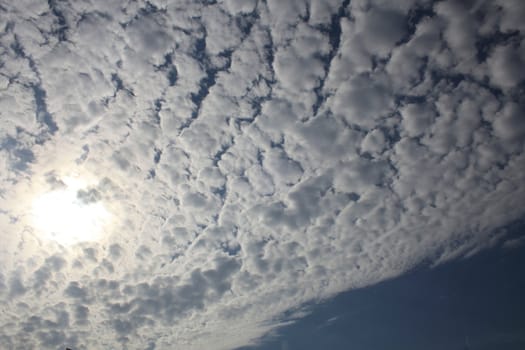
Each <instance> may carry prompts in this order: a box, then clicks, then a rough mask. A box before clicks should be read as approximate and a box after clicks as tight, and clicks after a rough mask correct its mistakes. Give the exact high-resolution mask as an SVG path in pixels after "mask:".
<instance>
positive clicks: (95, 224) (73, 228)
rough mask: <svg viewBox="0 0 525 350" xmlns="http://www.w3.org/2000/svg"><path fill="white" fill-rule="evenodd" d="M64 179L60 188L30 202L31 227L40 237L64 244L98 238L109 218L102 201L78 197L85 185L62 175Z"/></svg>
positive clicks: (100, 236)
mask: <svg viewBox="0 0 525 350" xmlns="http://www.w3.org/2000/svg"><path fill="white" fill-rule="evenodd" d="M63 182H64V186H63V187H61V188H59V189H56V190H53V191H51V192H47V193H43V194H41V195H40V196H38V197H37V198H36V199H35V200H34V201H33V207H32V219H33V225H34V228H35V229H36V230H37V231H38V233H39V235H41V236H42V237H43V238H45V239H49V240H53V241H56V242H57V243H59V244H61V245H64V246H68V245H73V244H76V243H80V242H87V241H98V240H100V239H101V238H102V235H103V233H104V228H105V227H106V226H107V225H108V223H109V221H110V214H109V212H108V211H107V210H106V209H105V208H104V205H103V204H102V203H101V201H99V200H85V199H83V198H81V196H80V195H79V194H80V193H82V191H86V189H87V188H88V186H87V184H85V183H84V182H82V181H81V180H79V179H76V178H65V179H63ZM84 193H85V192H84Z"/></svg>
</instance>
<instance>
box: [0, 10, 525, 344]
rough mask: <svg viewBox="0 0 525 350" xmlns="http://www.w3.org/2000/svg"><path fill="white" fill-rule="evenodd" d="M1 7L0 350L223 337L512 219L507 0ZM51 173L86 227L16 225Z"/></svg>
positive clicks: (516, 214) (519, 46)
mask: <svg viewBox="0 0 525 350" xmlns="http://www.w3.org/2000/svg"><path fill="white" fill-rule="evenodd" d="M471 5H472V6H471ZM4 7H5V11H2V12H0V16H1V18H2V22H3V23H7V25H6V27H5V31H4V34H2V35H1V36H0V60H1V61H2V62H1V63H2V64H1V65H0V90H1V93H0V96H1V97H0V117H1V118H0V120H1V121H0V162H1V165H2V168H3V169H5V171H4V172H2V174H1V175H0V237H1V239H2V245H1V247H0V266H2V268H1V269H0V301H1V302H2V305H3V312H2V315H1V316H0V326H1V327H0V329H1V330H0V342H1V343H2V344H3V345H4V346H5V347H6V348H7V349H20V348H24V349H26V348H39V349H57V348H64V347H65V346H69V347H71V348H75V349H91V348H112V347H115V348H121V347H127V348H140V349H144V348H148V349H171V348H173V346H177V347H180V348H184V349H209V348H214V349H232V348H235V347H239V346H243V345H246V344H250V343H253V342H255V341H256V340H257V339H258V338H259V337H260V336H262V335H263V334H264V333H265V332H267V331H270V330H271V329H273V328H275V327H278V326H279V325H281V324H282V322H284V321H282V320H281V319H280V318H281V317H282V315H283V313H284V312H285V311H288V310H292V309H296V308H298V307H300V306H301V305H303V304H304V303H305V302H309V301H312V300H319V299H324V298H327V297H330V296H332V295H334V294H335V293H338V292H341V291H343V290H347V289H350V288H356V287H361V286H365V285H369V284H372V283H375V282H378V281H381V280H384V279H386V278H390V277H393V276H396V275H398V274H400V273H403V272H404V271H406V270H407V269H409V268H411V267H414V266H415V265H417V264H419V263H421V262H423V261H427V262H431V263H435V264H438V263H441V262H443V261H447V260H448V259H452V258H454V257H458V256H465V255H466V256H469V255H471V254H474V253H475V252H477V251H479V250H480V249H483V248H484V247H487V246H490V245H493V244H496V243H497V242H499V241H500V240H502V239H503V236H504V231H501V230H499V229H500V228H502V227H505V226H507V225H509V224H511V223H512V222H514V221H515V220H518V219H520V218H523V214H524V210H523V208H525V203H524V198H525V193H524V191H525V187H524V185H525V178H524V175H523V171H522V169H523V167H524V165H525V158H524V157H525V153H524V147H525V144H524V143H523V136H524V130H525V128H524V125H525V124H524V122H523V121H524V118H523V115H524V108H523V105H524V101H523V98H522V97H521V95H520V92H521V90H522V87H523V78H524V76H523V73H522V69H520V67H521V66H522V65H523V64H522V63H523V57H524V55H523V52H524V50H523V47H524V45H523V40H522V35H523V33H522V32H516V31H521V30H522V24H521V23H522V21H521V22H520V21H519V19H520V18H521V17H519V13H522V12H523V8H524V6H522V5H521V3H520V2H519V1H508V2H501V8H500V9H499V10H498V9H496V7H495V5H493V4H490V3H488V2H475V3H472V4H471V3H468V4H460V5H458V4H457V3H456V2H454V1H440V2H436V3H432V2H430V1H411V0H410V1H408V0H407V1H403V2H395V3H393V2H389V1H382V0H381V1H351V2H350V4H349V5H346V2H343V1H338V0H334V1H312V2H304V1H288V2H286V1H285V2H283V1H268V2H256V1H242V2H239V1H224V2H217V3H213V4H204V3H197V2H192V1H186V2H184V1H177V2H167V1H149V2H141V1H136V2H131V3H126V2H122V3H120V2H107V1H92V2H73V1H71V2H68V1H62V2H49V4H46V3H42V4H41V3H36V2H24V3H22V2H13V3H12V4H6V5H5V6H4ZM498 31H500V32H498ZM476 43H477V45H476ZM68 176H78V177H82V178H84V179H85V180H86V181H88V182H89V186H88V187H87V188H86V189H84V192H79V193H78V194H77V196H80V197H79V198H80V200H86V199H85V198H86V193H88V192H89V193H96V194H97V195H96V196H90V200H92V201H102V202H103V203H104V205H105V208H106V209H107V210H108V211H109V212H110V213H111V215H112V218H111V225H110V226H109V227H106V228H105V232H104V237H103V238H102V239H101V240H100V241H98V242H83V243H81V244H77V245H73V246H67V247H66V246H61V245H60V242H54V241H50V240H45V239H44V238H43V236H42V235H41V234H40V233H39V232H38V230H37V229H35V228H34V227H32V225H31V212H30V210H31V204H32V201H33V200H35V198H36V197H37V196H38V195H41V194H42V193H46V192H48V191H53V190H56V189H57V188H60V187H61V186H64V181H63V179H64V178H65V177H68ZM512 244H513V243H508V244H507V245H512Z"/></svg>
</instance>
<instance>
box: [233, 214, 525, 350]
mask: <svg viewBox="0 0 525 350" xmlns="http://www.w3.org/2000/svg"><path fill="white" fill-rule="evenodd" d="M523 229H524V225H523V223H518V224H517V225H515V226H514V227H513V228H512V233H511V234H514V235H515V236H517V237H521V238H522V237H523ZM522 240H523V239H522ZM524 264H525V246H524V245H523V243H521V244H520V245H517V246H515V247H512V248H509V247H502V246H498V247H493V248H491V249H488V250H486V251H484V252H482V253H480V254H478V255H476V256H474V257H471V258H467V259H458V260H454V261H451V262H448V263H446V264H443V265H440V266H438V267H434V268H430V267H428V266H421V267H419V268H416V269H414V270H413V271H410V272H408V273H406V274H404V275H402V276H401V277H397V278H394V279H392V280H388V281H385V282H381V283H379V284H376V285H373V286H370V287H365V288H362V289H358V290H353V291H349V292H345V293H342V294H341V295H338V296H336V297H335V298H332V299H330V300H328V301H325V302H323V303H321V304H319V305H315V304H310V305H307V306H305V308H304V310H305V311H307V312H308V315H307V316H305V317H301V318H298V319H294V322H293V323H292V324H291V325H288V326H285V327H283V328H281V329H278V330H276V331H275V332H274V333H273V334H271V335H268V336H266V337H264V338H263V339H262V341H261V343H259V344H258V345H256V346H251V347H243V348H242V349H245V350H248V349H250V350H251V349H259V350H266V349H268V350H269V349H287V350H293V349H341V350H342V349H354V350H372V349H373V350H381V349H385V350H386V349H389V350H397V349H399V350H401V349H405V350H412V349H413V350H416V349H431V350H432V349H436V350H438V349H459V350H466V349H480V350H481V349H483V350H489V349H495V348H504V349H509V350H518V349H522V348H523V347H524V346H525V333H524V332H523V329H524V328H525V303H524V302H523V295H524V293H525V278H524V276H523V266H524Z"/></svg>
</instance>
